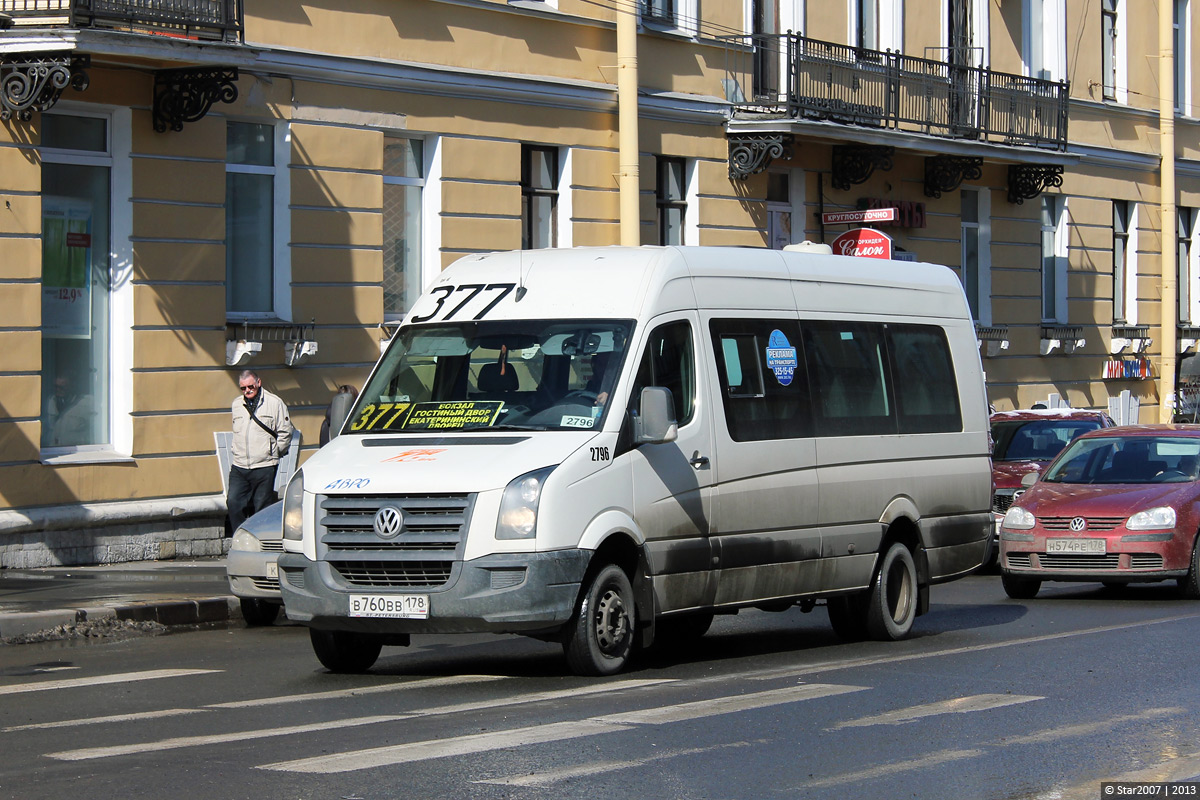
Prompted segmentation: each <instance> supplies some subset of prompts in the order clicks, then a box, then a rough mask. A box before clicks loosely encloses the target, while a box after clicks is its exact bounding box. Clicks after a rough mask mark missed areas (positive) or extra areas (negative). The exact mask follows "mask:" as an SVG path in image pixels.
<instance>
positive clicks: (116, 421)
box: [37, 100, 134, 464]
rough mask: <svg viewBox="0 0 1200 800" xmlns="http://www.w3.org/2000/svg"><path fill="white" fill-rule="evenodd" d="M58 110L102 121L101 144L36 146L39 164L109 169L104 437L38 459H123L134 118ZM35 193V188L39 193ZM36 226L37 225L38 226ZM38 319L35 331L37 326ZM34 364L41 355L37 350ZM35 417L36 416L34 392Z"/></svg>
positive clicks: (129, 386) (118, 112)
mask: <svg viewBox="0 0 1200 800" xmlns="http://www.w3.org/2000/svg"><path fill="white" fill-rule="evenodd" d="M44 113H46V114H55V115H60V116H73V117H92V118H98V119H104V120H106V121H107V126H106V127H107V131H106V150H105V152H103V153H101V152H99V151H85V150H69V149H64V148H51V147H46V148H43V147H40V146H39V147H38V148H37V153H38V157H39V158H40V160H41V162H42V163H43V164H65V165H81V166H96V167H106V168H108V170H109V226H110V230H109V271H110V275H111V289H110V291H109V308H108V331H107V334H108V375H107V376H106V379H107V383H108V386H107V389H108V398H107V407H108V420H107V430H108V442H107V443H105V444H89V445H70V446H62V447H48V448H47V447H41V445H40V441H39V461H40V463H42V464H65V463H72V464H74V463H127V462H130V461H131V460H132V454H133V380H134V363H133V324H134V308H133V305H134V298H133V292H134V285H133V280H132V276H133V240H132V237H133V200H132V198H133V157H132V152H133V134H132V128H133V122H132V116H133V115H132V110H131V109H130V108H128V107H117V106H103V105H98V104H93V103H88V104H81V103H75V102H71V101H67V100H64V101H61V102H59V103H58V104H56V105H55V107H54V110H53V111H47V112H44ZM39 196H40V193H39ZM39 230H40V229H39ZM40 327H41V326H40V324H39V332H40ZM38 361H39V365H40V363H41V355H40V354H39V356H38ZM38 401H39V408H38V417H37V418H38V419H39V420H40V419H41V414H42V409H41V407H40V403H41V394H40V393H39V398H38Z"/></svg>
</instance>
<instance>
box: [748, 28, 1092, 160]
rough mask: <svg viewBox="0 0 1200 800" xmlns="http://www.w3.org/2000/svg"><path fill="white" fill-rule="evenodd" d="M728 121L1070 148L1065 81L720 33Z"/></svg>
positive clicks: (793, 39)
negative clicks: (812, 123) (801, 122)
mask: <svg viewBox="0 0 1200 800" xmlns="http://www.w3.org/2000/svg"><path fill="white" fill-rule="evenodd" d="M725 43H726V45H725V51H726V67H725V73H726V75H725V91H726V99H728V100H729V101H730V102H731V103H732V104H733V113H734V119H771V118H779V119H815V120H828V121H831V122H838V123H842V124H846V125H860V126H866V127H872V128H890V129H894V130H901V131H908V132H913V133H920V134H926V135H929V136H941V137H947V138H952V139H971V140H975V141H981V142H993V143H1002V144H1007V145H1017V146H1025V147H1040V148H1048V149H1053V150H1066V148H1067V97H1068V84H1067V83H1066V82H1065V81H1059V82H1055V81H1046V80H1039V79H1037V78H1026V77H1023V76H1021V75H1010V74H1008V73H1004V72H995V71H993V70H991V69H987V68H984V67H971V66H961V65H957V64H951V63H947V62H946V61H938V60H932V59H927V58H916V57H913V56H906V55H903V54H901V53H897V52H891V51H887V52H881V51H878V50H866V49H863V48H860V47H851V46H848V45H842V44H833V43H830V42H822V41H818V40H816V39H809V38H807V37H804V36H800V35H797V34H790V33H787V34H754V35H752V36H734V37H727V38H726V39H725Z"/></svg>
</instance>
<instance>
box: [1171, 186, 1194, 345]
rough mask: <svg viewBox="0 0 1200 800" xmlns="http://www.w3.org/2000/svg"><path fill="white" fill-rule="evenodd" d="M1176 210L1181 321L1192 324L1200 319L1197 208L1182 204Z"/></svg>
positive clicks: (1177, 281) (1177, 282) (1178, 289)
mask: <svg viewBox="0 0 1200 800" xmlns="http://www.w3.org/2000/svg"><path fill="white" fill-rule="evenodd" d="M1176 211H1177V219H1176V223H1175V238H1176V241H1177V243H1178V244H1177V247H1176V253H1177V255H1176V262H1175V263H1176V267H1177V269H1178V278H1177V280H1176V287H1177V292H1178V295H1179V322H1180V323H1182V324H1191V323H1192V322H1193V321H1195V320H1197V319H1200V317H1198V316H1197V314H1196V307H1197V303H1198V302H1200V297H1198V296H1197V280H1198V279H1197V270H1196V264H1195V258H1196V255H1197V251H1196V248H1195V240H1196V233H1197V231H1196V209H1194V208H1186V207H1183V206H1180V207H1179V208H1178V209H1176Z"/></svg>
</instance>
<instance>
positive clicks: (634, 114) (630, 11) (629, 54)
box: [617, 0, 1166, 247]
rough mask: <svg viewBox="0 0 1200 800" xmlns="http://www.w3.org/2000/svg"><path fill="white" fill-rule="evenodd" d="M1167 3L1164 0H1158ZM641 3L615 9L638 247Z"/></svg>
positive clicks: (625, 159) (624, 190) (624, 193)
mask: <svg viewBox="0 0 1200 800" xmlns="http://www.w3.org/2000/svg"><path fill="white" fill-rule="evenodd" d="M1160 1H1161V2H1166V0H1160ZM639 5H640V4H625V5H623V6H621V5H619V6H618V7H617V128H618V133H619V137H620V138H619V145H618V147H619V149H618V152H617V155H618V159H619V162H620V172H618V173H617V187H618V189H619V198H620V204H621V206H620V208H621V215H620V226H621V244H622V245H625V246H627V247H637V246H638V245H639V244H641V243H642V232H641V227H642V221H641V208H640V202H639V197H638V195H639V193H640V191H641V187H640V185H639V183H638V73H637V70H638V58H637V21H638V18H637V10H636V9H637V8H638V7H639Z"/></svg>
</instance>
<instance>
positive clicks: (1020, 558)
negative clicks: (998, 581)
mask: <svg viewBox="0 0 1200 800" xmlns="http://www.w3.org/2000/svg"><path fill="white" fill-rule="evenodd" d="M1007 558H1008V565H1009V566H1010V567H1015V568H1016V569H1030V568H1032V567H1033V563H1032V561H1031V559H1030V558H1029V553H1009V554H1008V556H1007Z"/></svg>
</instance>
